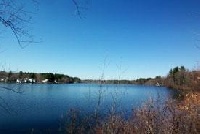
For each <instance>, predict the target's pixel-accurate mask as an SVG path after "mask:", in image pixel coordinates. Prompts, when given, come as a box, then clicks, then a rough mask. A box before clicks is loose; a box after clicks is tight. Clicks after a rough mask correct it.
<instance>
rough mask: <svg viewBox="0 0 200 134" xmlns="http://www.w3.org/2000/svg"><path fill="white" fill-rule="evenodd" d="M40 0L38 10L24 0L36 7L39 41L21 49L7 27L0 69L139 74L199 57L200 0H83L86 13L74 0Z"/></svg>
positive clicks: (34, 28)
mask: <svg viewBox="0 0 200 134" xmlns="http://www.w3.org/2000/svg"><path fill="white" fill-rule="evenodd" d="M24 1H25V0H24ZM38 1H39V5H38V7H37V8H38V10H35V9H34V8H33V6H32V4H31V3H27V2H26V1H25V3H26V4H27V7H28V8H29V10H32V9H33V10H34V12H35V13H34V14H32V17H33V20H32V22H31V24H30V26H29V27H28V28H29V29H30V32H31V34H33V35H34V39H35V40H36V41H37V40H39V41H41V42H40V43H35V44H29V46H27V47H26V48H25V49H21V48H20V47H19V46H18V44H17V41H16V40H15V38H14V36H13V35H12V34H11V33H9V31H7V32H8V33H7V34H3V35H2V38H1V43H0V49H1V50H2V51H4V52H2V53H0V55H1V57H0V59H1V65H2V69H4V68H6V70H14V71H20V70H22V71H26V72H54V73H64V74H67V75H70V76H78V77H80V78H82V79H84V78H94V79H98V78H99V77H100V76H101V74H102V73H104V74H105V79H119V78H120V79H136V78H140V77H145V78H147V77H155V76H157V75H161V76H165V75H167V73H168V71H169V70H170V68H172V67H175V66H181V65H184V66H185V67H186V68H189V69H191V70H192V69H194V68H195V67H196V66H197V64H198V62H199V61H200V50H198V49H197V48H196V46H195V45H197V44H200V42H198V40H199V39H200V8H199V7H200V1H199V0H98V1H97V0H85V1H86V2H85V1H84V2H81V3H80V5H81V6H83V7H87V8H88V9H87V10H81V13H82V19H80V18H79V17H78V16H77V15H76V9H75V6H74V5H73V3H72V1H71V0H59V1H55V0H38ZM87 2H88V3H87Z"/></svg>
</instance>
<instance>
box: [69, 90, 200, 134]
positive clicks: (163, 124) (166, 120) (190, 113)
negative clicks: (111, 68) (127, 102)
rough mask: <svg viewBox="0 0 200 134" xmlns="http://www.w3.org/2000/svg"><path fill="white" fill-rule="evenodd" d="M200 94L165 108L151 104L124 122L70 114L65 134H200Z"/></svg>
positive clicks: (170, 102)
mask: <svg viewBox="0 0 200 134" xmlns="http://www.w3.org/2000/svg"><path fill="white" fill-rule="evenodd" d="M199 112H200V93H188V94H186V95H185V98H184V100H183V101H175V100H168V101H167V102H166V103H165V104H164V105H163V106H160V105H157V102H156V101H153V100H150V101H148V102H147V103H145V104H144V105H143V106H142V107H141V108H139V109H137V110H135V111H133V113H132V116H130V117H129V118H128V119H124V118H123V117H122V116H121V115H115V114H109V115H107V116H106V117H104V118H103V117H101V118H96V117H95V116H94V115H89V116H86V117H84V118H82V119H80V118H78V114H79V113H78V112H75V111H70V114H69V115H70V116H68V119H69V121H71V122H69V123H68V124H66V126H65V130H66V133H70V134H73V133H96V134H121V133H122V134H135V133H137V134H138V133H139V134H143V133H144V134H146V133H147V134H197V133H199V132H200V114H199Z"/></svg>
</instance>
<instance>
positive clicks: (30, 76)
mask: <svg viewBox="0 0 200 134" xmlns="http://www.w3.org/2000/svg"><path fill="white" fill-rule="evenodd" d="M33 80H34V82H35V83H42V82H44V80H46V81H45V82H46V83H80V82H81V79H80V78H78V77H71V76H68V75H64V74H58V73H55V74H54V73H29V72H22V71H20V72H12V71H9V72H5V71H0V81H1V82H6V83H15V82H17V81H20V82H22V83H23V82H24V83H28V82H30V81H33Z"/></svg>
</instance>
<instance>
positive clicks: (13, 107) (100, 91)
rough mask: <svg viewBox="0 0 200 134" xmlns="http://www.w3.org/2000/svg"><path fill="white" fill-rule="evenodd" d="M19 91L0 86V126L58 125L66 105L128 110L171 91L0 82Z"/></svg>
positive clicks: (128, 86)
mask: <svg viewBox="0 0 200 134" xmlns="http://www.w3.org/2000/svg"><path fill="white" fill-rule="evenodd" d="M1 87H8V88H11V89H14V90H15V91H20V93H16V92H13V91H11V90H6V89H4V88H1V90H0V101H1V108H0V129H1V131H2V130H8V129H9V130H11V129H13V130H15V129H30V130H31V128H54V127H55V128H58V127H59V125H60V120H61V117H62V116H63V115H66V112H67V111H68V110H69V109H70V108H77V109H82V110H83V111H86V112H93V111H94V108H96V107H97V106H99V110H100V112H101V113H106V112H108V111H109V109H110V107H111V105H113V103H115V106H116V109H118V110H120V111H121V110H123V111H125V112H127V113H128V112H130V111H131V109H132V108H136V107H139V106H141V104H142V103H143V102H145V101H147V100H148V99H149V98H152V99H157V98H158V99H159V102H161V103H162V102H164V101H165V100H166V99H167V98H169V97H172V96H173V95H174V91H173V90H169V89H167V88H164V87H152V86H141V85H96V84H71V85H67V84H60V85H59V84H24V85H15V84H10V85H9V84H1Z"/></svg>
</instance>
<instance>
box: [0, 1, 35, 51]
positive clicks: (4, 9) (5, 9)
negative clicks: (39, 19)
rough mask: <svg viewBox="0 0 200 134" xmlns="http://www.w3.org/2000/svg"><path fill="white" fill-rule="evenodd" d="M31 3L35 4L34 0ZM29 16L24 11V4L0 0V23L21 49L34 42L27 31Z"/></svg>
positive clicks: (28, 12) (29, 13)
mask: <svg viewBox="0 0 200 134" xmlns="http://www.w3.org/2000/svg"><path fill="white" fill-rule="evenodd" d="M26 2H27V1H26ZM31 2H33V4H37V1H35V0H31ZM31 14H33V13H32V12H30V11H27V10H26V7H25V3H22V2H21V1H19V0H0V23H1V25H2V26H4V27H5V28H6V29H7V30H10V31H11V32H12V34H13V35H14V36H15V38H16V40H17V43H18V44H19V46H20V47H21V48H24V47H25V46H26V45H27V43H33V42H34V40H33V36H32V35H31V34H30V31H29V30H28V25H29V24H30V22H31V18H32V17H31Z"/></svg>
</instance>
